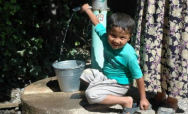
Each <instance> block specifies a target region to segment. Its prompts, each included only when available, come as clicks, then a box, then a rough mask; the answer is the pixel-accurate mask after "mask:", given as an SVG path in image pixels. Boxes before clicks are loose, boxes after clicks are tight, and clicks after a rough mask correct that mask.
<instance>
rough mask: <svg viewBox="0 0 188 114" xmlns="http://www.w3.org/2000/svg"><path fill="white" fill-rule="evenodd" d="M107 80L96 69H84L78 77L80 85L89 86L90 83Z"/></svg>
mask: <svg viewBox="0 0 188 114" xmlns="http://www.w3.org/2000/svg"><path fill="white" fill-rule="evenodd" d="M106 79H107V78H106V77H105V76H104V75H103V74H102V73H101V72H99V71H98V70H96V69H90V68H88V69H85V70H84V71H83V73H82V74H81V76H80V80H81V83H83V84H84V85H87V86H88V85H89V84H90V83H91V82H93V81H94V82H98V81H103V80H106Z"/></svg>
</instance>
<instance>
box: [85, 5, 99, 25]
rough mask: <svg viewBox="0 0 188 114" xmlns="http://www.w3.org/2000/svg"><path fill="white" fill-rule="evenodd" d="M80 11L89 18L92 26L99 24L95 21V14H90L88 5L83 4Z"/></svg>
mask: <svg viewBox="0 0 188 114" xmlns="http://www.w3.org/2000/svg"><path fill="white" fill-rule="evenodd" d="M82 11H84V12H85V13H86V14H87V15H88V16H89V18H90V20H91V22H92V23H93V24H94V25H97V24H98V23H99V20H98V19H97V17H96V16H95V14H94V13H93V12H92V10H91V6H89V4H84V5H83V6H82Z"/></svg>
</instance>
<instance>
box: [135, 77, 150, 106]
mask: <svg viewBox="0 0 188 114" xmlns="http://www.w3.org/2000/svg"><path fill="white" fill-rule="evenodd" d="M136 83H137V86H138V90H139V93H140V108H141V109H142V110H147V109H148V108H149V105H150V103H149V101H148V100H147V98H146V92H145V86H144V79H143V77H142V78H139V79H136Z"/></svg>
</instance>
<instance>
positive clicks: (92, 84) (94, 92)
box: [80, 69, 129, 104]
mask: <svg viewBox="0 0 188 114" xmlns="http://www.w3.org/2000/svg"><path fill="white" fill-rule="evenodd" d="M80 78H81V79H82V80H83V81H85V82H87V83H89V86H88V88H87V89H86V91H85V95H86V98H87V100H88V102H89V103H90V104H94V103H100V102H101V101H103V100H104V99H105V98H106V96H107V95H114V96H123V95H125V94H126V93H127V91H128V89H129V85H121V84H118V83H117V81H116V80H115V79H108V78H107V77H106V76H105V75H104V74H103V73H101V72H99V71H98V70H96V69H86V70H84V71H83V73H82V75H81V77H80Z"/></svg>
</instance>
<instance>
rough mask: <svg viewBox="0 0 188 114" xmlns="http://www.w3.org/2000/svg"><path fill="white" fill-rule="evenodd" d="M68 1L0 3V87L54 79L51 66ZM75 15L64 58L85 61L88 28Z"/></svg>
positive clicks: (3, 0) (6, 0)
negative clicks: (49, 77) (45, 78)
mask: <svg viewBox="0 0 188 114" xmlns="http://www.w3.org/2000/svg"><path fill="white" fill-rule="evenodd" d="M67 4H68V1H67V0H45V1H40V0H38V1H36V0H25V1H24V0H0V63H1V65H0V74H1V77H0V86H1V87H4V86H7V88H8V87H18V86H24V85H26V84H28V83H30V82H33V81H36V80H38V79H41V78H44V77H48V76H54V71H53V69H52V67H51V65H52V63H53V62H54V61H55V60H57V59H58V58H59V57H60V46H61V45H62V40H63V36H64V35H65V29H66V26H67V21H68V20H69V18H70V16H71V11H70V9H69V7H68V5H67ZM83 15H84V14H81V13H76V14H75V15H74V17H73V20H72V22H71V24H70V28H69V30H68V33H67V37H66V40H65V44H64V49H63V50H64V51H63V57H62V58H63V59H87V58H88V57H89V51H88V50H90V46H89V45H90V38H89V37H90V31H89V30H90V29H91V28H90V26H89V25H88V22H89V20H88V18H86V16H83Z"/></svg>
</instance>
